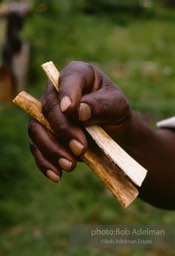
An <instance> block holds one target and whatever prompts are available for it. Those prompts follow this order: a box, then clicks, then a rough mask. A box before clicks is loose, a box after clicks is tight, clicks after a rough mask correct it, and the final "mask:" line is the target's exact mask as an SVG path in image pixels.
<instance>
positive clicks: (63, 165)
mask: <svg viewBox="0 0 175 256" xmlns="http://www.w3.org/2000/svg"><path fill="white" fill-rule="evenodd" d="M58 164H59V165H60V166H61V168H63V169H64V170H65V171H70V170H71V168H72V162H71V161H69V160H67V159H66V158H60V159H58Z"/></svg>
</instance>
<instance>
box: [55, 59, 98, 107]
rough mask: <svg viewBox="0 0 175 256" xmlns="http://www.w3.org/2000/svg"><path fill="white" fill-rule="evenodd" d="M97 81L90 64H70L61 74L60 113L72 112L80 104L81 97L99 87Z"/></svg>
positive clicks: (79, 62)
mask: <svg viewBox="0 0 175 256" xmlns="http://www.w3.org/2000/svg"><path fill="white" fill-rule="evenodd" d="M97 80H99V79H96V75H95V73H94V71H93V68H92V66H91V65H90V64H88V63H85V62H82V61H72V62H70V63H69V64H68V65H67V66H66V67H65V68H64V69H63V70H62V71H61V72H60V78H59V85H60V92H59V96H60V99H61V101H60V107H61V110H62V112H74V111H75V110H76V109H77V108H78V106H79V103H80V100H81V97H82V95H84V94H87V93H88V92H90V91H92V90H97V89H98V87H99V84H100V83H99V81H97Z"/></svg>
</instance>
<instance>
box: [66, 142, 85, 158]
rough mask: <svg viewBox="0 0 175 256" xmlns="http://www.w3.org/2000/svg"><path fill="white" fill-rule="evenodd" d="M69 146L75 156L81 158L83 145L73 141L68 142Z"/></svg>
mask: <svg viewBox="0 0 175 256" xmlns="http://www.w3.org/2000/svg"><path fill="white" fill-rule="evenodd" d="M69 146H70V148H71V150H72V151H73V153H74V154H75V155H76V156H81V154H82V152H83V149H84V145H83V144H81V143H80V142H79V141H77V140H74V139H73V140H71V141H70V142H69Z"/></svg>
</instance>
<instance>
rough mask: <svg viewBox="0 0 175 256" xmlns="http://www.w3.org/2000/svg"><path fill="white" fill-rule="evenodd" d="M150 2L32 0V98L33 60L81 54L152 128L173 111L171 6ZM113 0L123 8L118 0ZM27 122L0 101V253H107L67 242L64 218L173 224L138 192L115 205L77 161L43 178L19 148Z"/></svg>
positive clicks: (39, 84) (35, 85)
mask: <svg viewBox="0 0 175 256" xmlns="http://www.w3.org/2000/svg"><path fill="white" fill-rule="evenodd" d="M143 2H145V3H146V2H147V3H154V4H153V5H149V6H148V7H144V8H143V7H141V8H142V11H141V12H140V10H141V9H139V11H137V10H138V9H137V8H135V6H137V5H138V3H139V4H140V3H143ZM160 2H161V3H163V2H165V1H114V0H113V1H112V0H110V1H107V0H106V1H105V0H101V1H100V0H97V1H90V0H89V1H85V0H77V1H76V0H72V1H71V0H65V1H64V0H62V1H57V0H43V1H41V0H37V1H35V2H34V8H33V12H32V13H31V15H30V16H29V17H28V19H27V22H26V26H25V29H24V31H23V34H22V36H23V38H24V39H25V40H27V41H29V42H30V44H31V58H30V68H29V73H28V81H27V84H26V90H27V91H28V92H29V93H31V94H32V95H33V96H35V97H37V98H39V97H40V96H41V94H42V92H43V89H44V86H45V83H46V78H45V75H44V74H43V71H42V70H41V68H40V65H41V64H42V63H43V62H46V61H49V60H53V61H54V62H55V64H56V65H57V67H58V68H59V69H62V68H63V67H64V66H65V65H66V64H67V63H68V62H69V61H71V60H84V61H88V62H91V63H92V64H95V65H96V66H97V67H99V68H100V69H101V70H103V71H104V72H105V73H106V74H107V75H108V76H109V77H110V78H111V79H112V80H113V81H114V82H116V84H118V85H119V86H120V87H121V89H122V90H123V91H124V92H125V94H126V95H127V97H128V99H129V101H130V103H131V105H132V106H133V108H134V109H137V110H140V111H142V112H143V114H145V116H146V118H147V119H148V121H149V122H150V124H151V125H152V126H154V122H155V121H156V120H157V119H160V118H164V117H167V116H169V115H173V114H174V112H175V101H174V99H175V90H174V84H175V47H174V45H175V44H174V42H175V34H174V33H173V31H174V21H175V10H174V9H165V8H164V7H163V8H162V7H161V6H160ZM121 3H122V5H125V4H127V6H129V11H128V8H123V7H122V10H121V8H118V6H119V5H120V4H121ZM128 4H129V5H128ZM131 4H132V5H133V12H132V8H131V7H130V6H131ZM141 6H143V4H142V5H141ZM139 8H140V7H139ZM111 10H112V11H111ZM27 120H28V117H27V115H26V114H25V113H23V112H22V111H21V110H20V109H18V108H17V107H15V106H13V105H11V104H6V103H1V104H0V121H1V129H0V138H1V139H0V178H1V181H0V195H1V198H0V214H1V218H0V225H1V241H0V248H1V249H0V255H8V256H11V255H12V256H16V255H18V256H19V255H23V256H28V255H37V256H40V255H42V256H43V255H44V256H49V255H58V256H61V255H72V256H74V255H76V256H81V255H92V256H93V255H94V256H98V255H100V256H105V255H116V251H113V250H100V249H99V250H98V249H97V250H75V251H74V250H72V249H71V248H69V249H68V248H67V247H68V233H69V228H70V226H71V225H73V224H84V223H85V224H93V223H99V224H116V225H117V224H150V225H151V224H171V225H175V218H174V213H171V212H167V211H162V210H160V209H155V208H154V207H152V206H150V205H147V204H145V203H144V202H141V201H140V200H139V199H138V200H136V201H135V202H134V204H133V205H132V206H131V207H129V208H128V209H127V210H123V209H122V208H121V207H120V206H119V205H118V203H116V201H115V199H114V198H113V197H112V196H111V194H110V193H109V192H108V191H107V190H106V189H105V188H104V186H103V184H102V183H101V182H100V181H99V180H98V178H97V177H95V175H93V174H92V173H91V171H90V170H89V169H88V168H87V167H85V166H84V165H83V164H79V165H78V167H77V169H76V170H75V171H74V172H73V173H71V174H69V173H65V174H64V175H63V178H62V179H63V180H62V182H60V184H59V185H57V184H53V183H52V182H50V181H48V180H47V179H46V178H45V177H43V176H42V175H41V174H40V172H39V171H38V170H37V167H36V166H35V163H34V161H33V159H32V156H31V154H30V152H29V149H28V137H27ZM94 199H95V200H94ZM117 253H118V254H119V255H125V256H126V255H133V256H137V255H154V256H155V255H157V256H161V255H162V256H164V255H170V256H171V255H173V253H174V252H173V251H170V250H166V251H165V250H151V249H148V250H129V249H127V250H125V251H122V250H118V251H117Z"/></svg>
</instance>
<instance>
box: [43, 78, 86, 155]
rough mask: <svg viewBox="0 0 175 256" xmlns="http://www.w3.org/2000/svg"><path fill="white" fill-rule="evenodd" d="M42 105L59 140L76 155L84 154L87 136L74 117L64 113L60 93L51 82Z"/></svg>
mask: <svg viewBox="0 0 175 256" xmlns="http://www.w3.org/2000/svg"><path fill="white" fill-rule="evenodd" d="M42 106H43V113H44V115H45V117H46V118H47V119H48V121H49V123H50V125H51V127H52V129H53V130H54V132H55V134H56V136H57V138H58V139H59V141H61V142H62V143H63V144H64V145H66V146H68V147H69V148H70V149H71V151H72V152H73V153H74V155H75V156H81V155H83V154H84V153H85V152H86V150H87V140H86V137H85V135H84V133H83V131H82V130H81V129H80V128H79V127H78V126H77V125H76V124H75V122H74V121H73V119H71V118H70V117H68V116H66V115H65V114H64V113H62V111H61V109H60V105H59V97H58V93H57V92H56V91H55V89H53V86H52V85H51V82H49V83H48V86H47V88H46V92H45V94H44V97H43V100H42Z"/></svg>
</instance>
